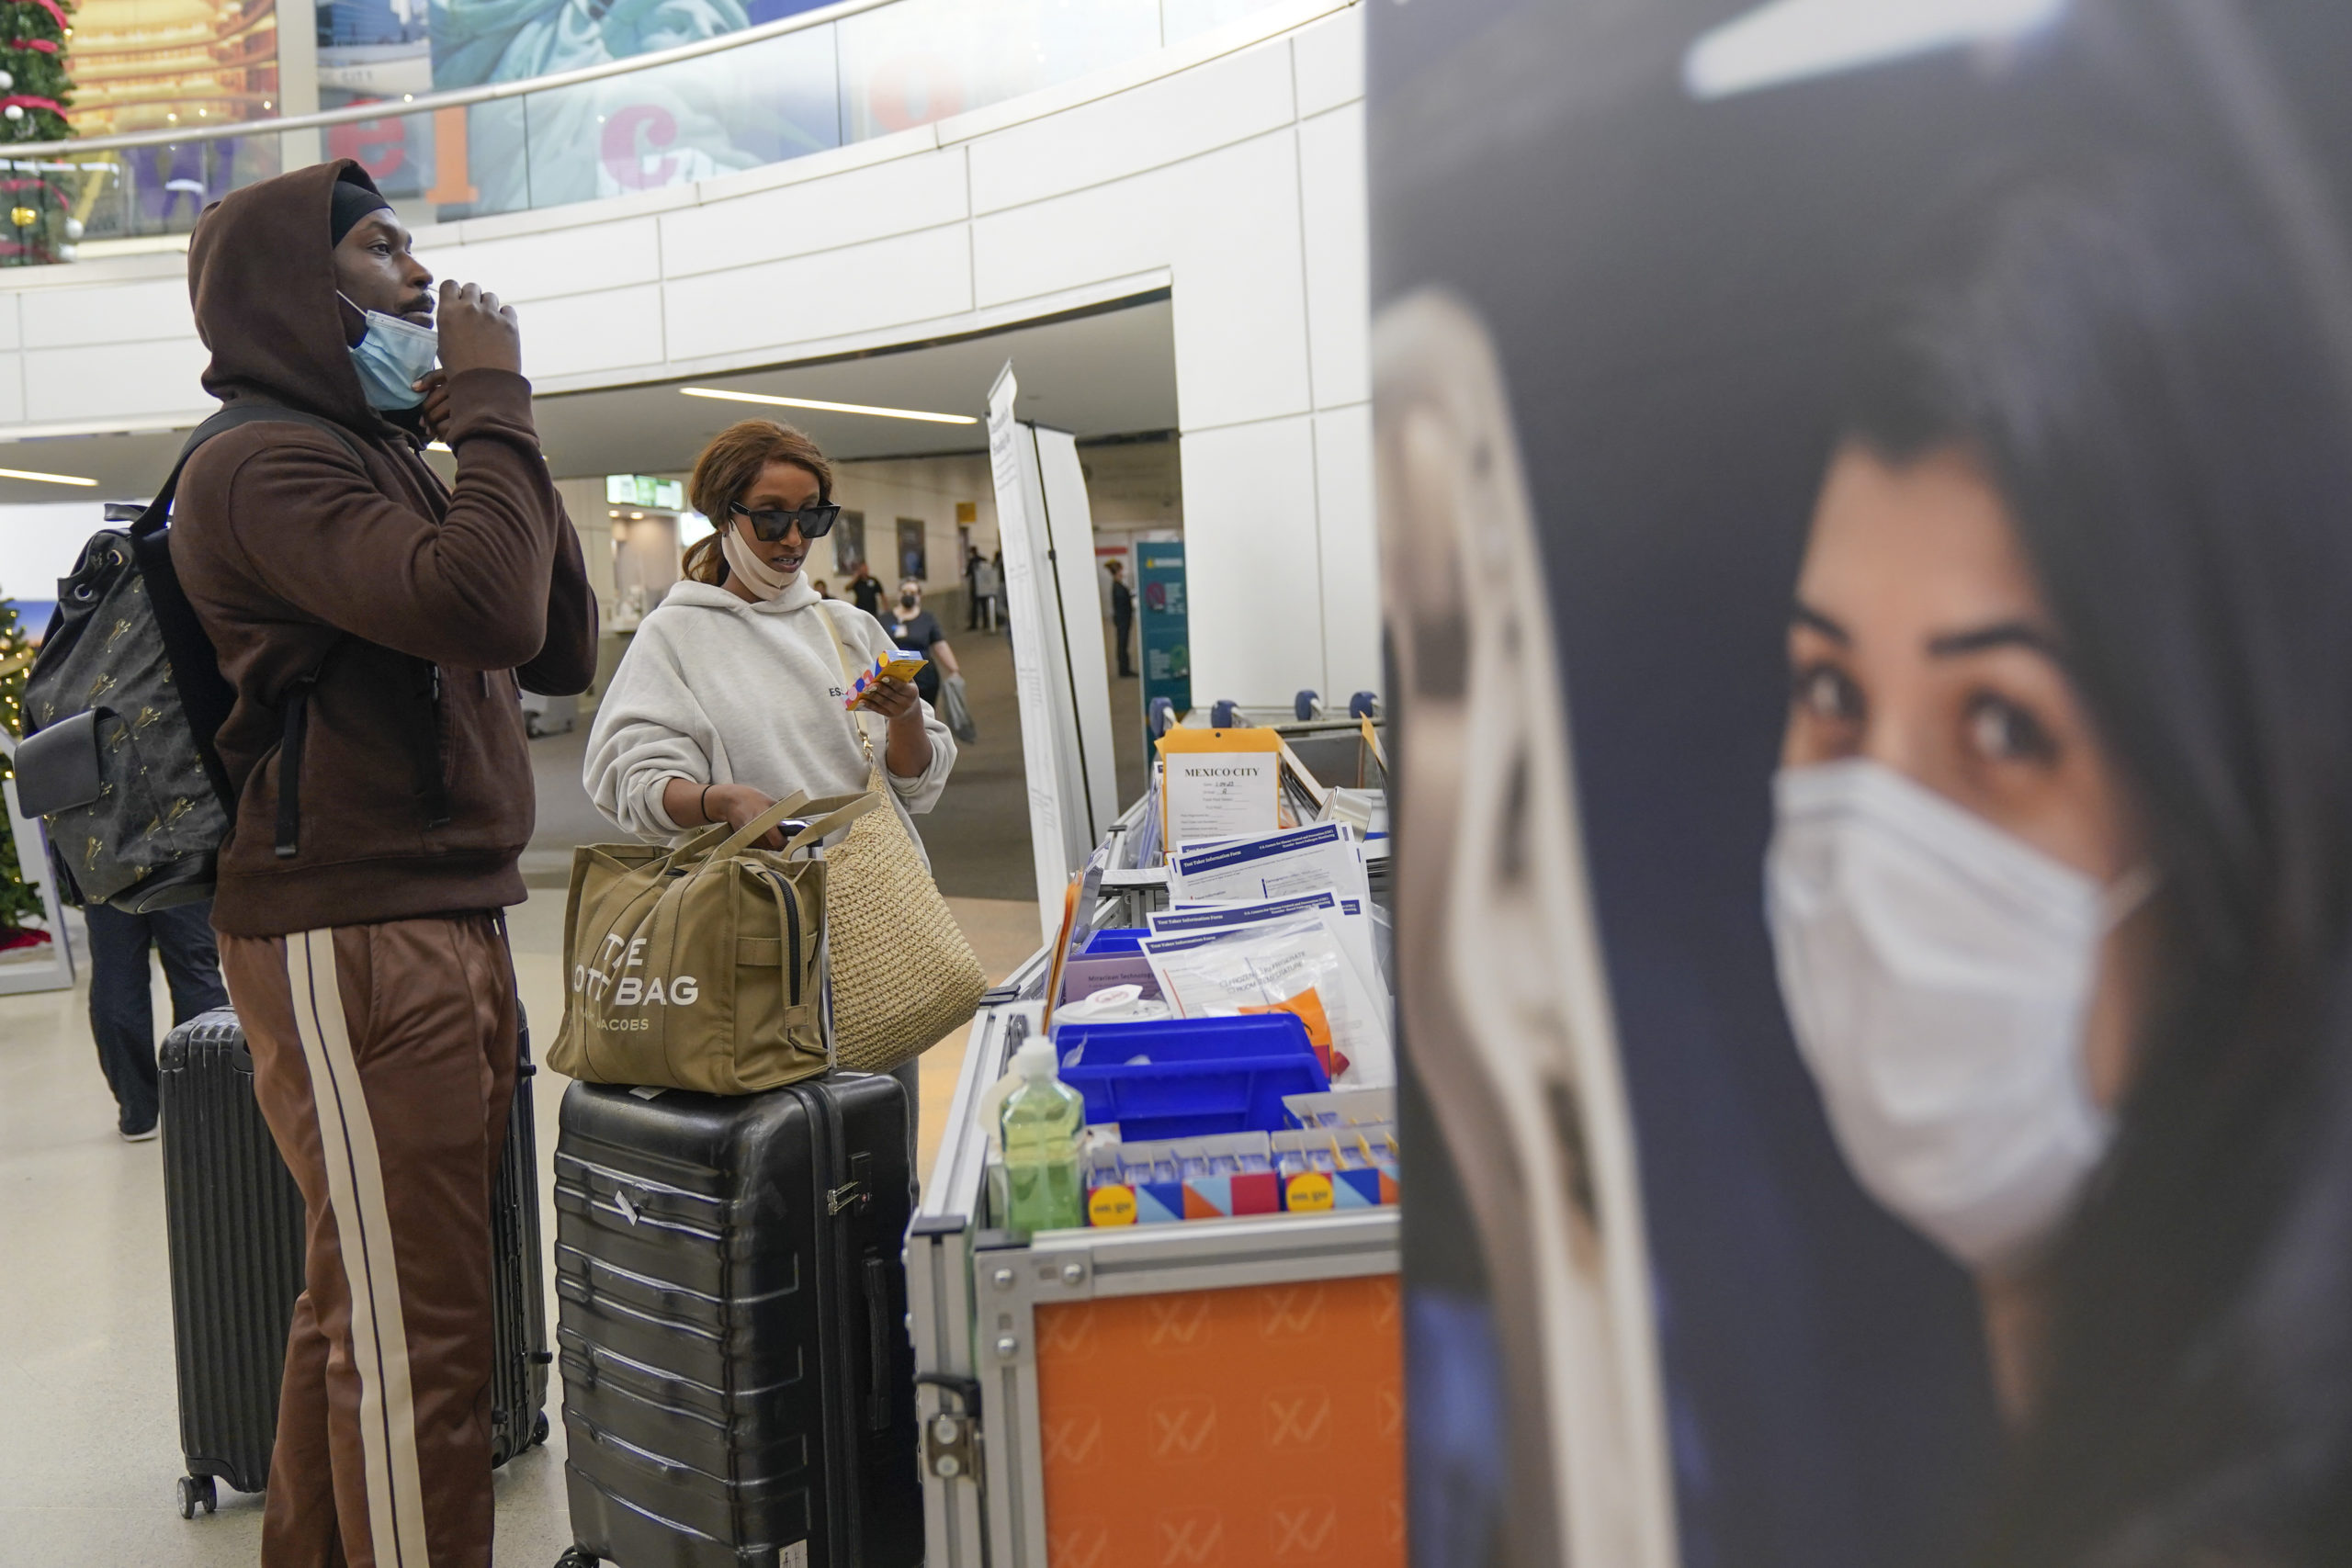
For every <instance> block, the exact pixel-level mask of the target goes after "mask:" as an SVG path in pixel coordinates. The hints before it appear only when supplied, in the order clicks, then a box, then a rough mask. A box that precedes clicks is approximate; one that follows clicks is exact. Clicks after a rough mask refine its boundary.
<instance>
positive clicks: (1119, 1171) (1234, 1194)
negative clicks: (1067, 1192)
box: [1084, 1133, 1282, 1225]
mask: <svg viewBox="0 0 2352 1568" xmlns="http://www.w3.org/2000/svg"><path fill="white" fill-rule="evenodd" d="M1084 1176H1085V1181H1086V1213H1087V1222H1088V1223H1089V1224H1095V1225H1164V1224H1176V1223H1177V1222H1179V1221H1182V1220H1221V1219H1227V1218H1230V1217H1231V1216H1233V1215H1236V1214H1272V1213H1280V1212H1281V1209H1282V1195H1281V1190H1280V1183H1279V1181H1278V1179H1277V1178H1276V1177H1275V1175H1274V1168H1273V1157H1272V1149H1271V1146H1270V1145H1269V1141H1268V1135H1267V1134H1264V1133H1226V1134H1217V1135H1216V1136H1214V1137H1206V1138H1174V1139H1170V1140H1167V1141H1165V1142H1160V1143H1138V1144H1107V1143H1106V1144H1101V1145H1095V1146H1094V1147H1093V1148H1091V1149H1090V1150H1088V1151H1087V1153H1086V1155H1085V1156H1084Z"/></svg>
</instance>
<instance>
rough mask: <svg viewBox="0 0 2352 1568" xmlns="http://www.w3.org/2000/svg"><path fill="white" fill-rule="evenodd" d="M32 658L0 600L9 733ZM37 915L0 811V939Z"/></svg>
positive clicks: (18, 721)
mask: <svg viewBox="0 0 2352 1568" xmlns="http://www.w3.org/2000/svg"><path fill="white" fill-rule="evenodd" d="M0 3H5V0H0ZM32 661H33V648H32V644H31V643H29V642H28V641H26V640H25V628H24V627H23V626H19V625H18V624H17V606H16V604H15V602H14V601H13V600H7V599H0V724H5V725H6V726H7V728H8V733H9V734H11V735H17V736H21V735H22V734H23V733H24V731H25V715H24V700H25V672H26V671H28V669H30V668H31V666H32ZM5 766H6V763H5V761H0V767H5ZM40 914H41V903H40V889H39V888H38V887H35V886H31V885H30V884H28V883H27V882H26V881H25V874H24V869H23V868H22V867H21V866H19V865H18V864H17V836H16V829H15V827H14V825H13V824H12V823H11V822H10V821H9V818H8V814H7V813H6V812H5V811H0V939H5V938H6V936H8V935H10V934H12V933H14V932H16V931H20V930H21V929H22V928H23V925H24V921H25V918H26V917H27V916H28V915H29V916H32V917H34V918H36V919H38V918H40ZM7 945H12V944H9V943H7V942H5V941H0V947H5V946H7Z"/></svg>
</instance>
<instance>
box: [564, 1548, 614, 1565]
mask: <svg viewBox="0 0 2352 1568" xmlns="http://www.w3.org/2000/svg"><path fill="white" fill-rule="evenodd" d="M603 1561H604V1559H603V1558H601V1557H598V1556H597V1555H596V1554H595V1553H594V1552H593V1551H584V1550H582V1548H580V1547H577V1546H575V1547H573V1548H572V1549H571V1551H567V1552H565V1553H564V1554H563V1555H562V1556H560V1557H559V1558H557V1559H556V1560H555V1568H596V1564H597V1563H599V1562H603Z"/></svg>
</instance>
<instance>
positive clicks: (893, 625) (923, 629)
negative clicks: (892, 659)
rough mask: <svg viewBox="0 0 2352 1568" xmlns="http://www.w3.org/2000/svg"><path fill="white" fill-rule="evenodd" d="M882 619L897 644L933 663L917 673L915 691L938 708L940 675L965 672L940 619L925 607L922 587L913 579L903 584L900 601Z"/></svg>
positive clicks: (900, 590) (900, 586)
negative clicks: (958, 666)
mask: <svg viewBox="0 0 2352 1568" xmlns="http://www.w3.org/2000/svg"><path fill="white" fill-rule="evenodd" d="M881 620H882V629H883V630H884V631H886V632H888V633H889V634H890V640H891V641H892V642H893V643H895V644H897V645H898V646H899V647H900V648H904V649H912V650H913V651H914V652H917V653H920V654H922V656H923V657H924V658H925V659H928V660H931V662H930V663H928V664H926V665H924V666H923V667H922V669H921V670H918V671H915V690H916V692H917V693H919V694H921V695H922V700H923V701H924V702H927V703H930V704H931V705H933V706H934V707H935V706H937V705H938V703H939V678H940V676H942V675H960V674H962V673H963V671H960V670H958V669H957V668H956V650H955V649H952V648H950V647H948V646H947V633H946V631H945V630H944V629H943V628H942V627H941V626H940V624H939V617H938V616H937V615H933V614H932V613H931V612H930V611H929V610H926V609H924V608H923V607H922V583H920V582H918V581H915V580H914V579H913V578H911V577H910V578H908V579H907V580H906V581H904V582H901V583H899V602H898V604H894V605H892V606H891V607H890V610H889V612H888V614H887V615H883V616H882V617H881Z"/></svg>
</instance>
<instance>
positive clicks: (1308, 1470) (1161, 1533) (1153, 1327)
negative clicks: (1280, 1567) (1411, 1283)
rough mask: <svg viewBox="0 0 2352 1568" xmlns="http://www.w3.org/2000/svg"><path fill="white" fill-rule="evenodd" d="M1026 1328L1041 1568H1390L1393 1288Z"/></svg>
mask: <svg viewBox="0 0 2352 1568" xmlns="http://www.w3.org/2000/svg"><path fill="white" fill-rule="evenodd" d="M1036 1321H1037V1406H1038V1415H1039V1420H1040V1442H1041V1446H1042V1447H1043V1449H1044V1453H1045V1480H1046V1562H1048V1563H1049V1564H1050V1568H1147V1565H1150V1568H1219V1565H1231V1568H1242V1565H1245V1564H1258V1563H1269V1564H1280V1563H1292V1562H1297V1563H1310V1564H1311V1563H1321V1562H1330V1563H1345V1564H1347V1565H1348V1568H1403V1564H1404V1562H1405V1451H1404V1441H1405V1439H1404V1433H1405V1394H1404V1354H1403V1347H1402V1342H1401V1335H1400V1331H1399V1328H1398V1317H1397V1277H1396V1276H1395V1275H1393V1274H1384V1275H1376V1276H1373V1277H1371V1278H1367V1279H1361V1280H1328V1281H1324V1282H1321V1283H1317V1284H1283V1285H1251V1286H1248V1287H1244V1288H1242V1289H1238V1290H1228V1291H1182V1292H1170V1293H1168V1294H1165V1295H1156V1296H1130V1297H1125V1298H1122V1299H1115V1300H1104V1301H1090V1302H1069V1303H1057V1304H1053V1305H1041V1306H1039V1307H1038V1308H1037V1319H1036Z"/></svg>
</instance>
